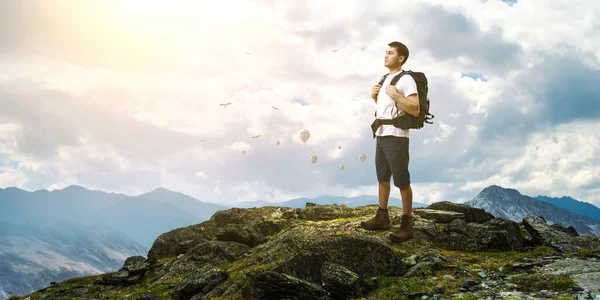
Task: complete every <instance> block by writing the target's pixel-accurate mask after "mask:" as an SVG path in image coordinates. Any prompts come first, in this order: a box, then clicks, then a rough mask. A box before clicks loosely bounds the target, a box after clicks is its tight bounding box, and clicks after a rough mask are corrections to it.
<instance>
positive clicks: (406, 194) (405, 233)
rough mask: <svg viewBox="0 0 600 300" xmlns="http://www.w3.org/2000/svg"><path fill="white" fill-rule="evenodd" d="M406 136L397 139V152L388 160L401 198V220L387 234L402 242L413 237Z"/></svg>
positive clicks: (395, 240) (394, 240)
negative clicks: (391, 231) (395, 229)
mask: <svg viewBox="0 0 600 300" xmlns="http://www.w3.org/2000/svg"><path fill="white" fill-rule="evenodd" d="M408 141H409V140H408V138H400V139H398V140H397V148H396V149H398V152H397V153H394V155H393V156H391V157H392V158H390V159H389V160H390V161H391V162H392V174H393V175H392V176H394V185H395V186H396V187H398V188H399V189H400V197H401V198H402V221H401V224H400V231H399V232H394V233H391V234H390V235H389V238H390V240H391V241H392V242H404V241H406V240H408V239H410V238H412V237H413V231H414V216H413V214H412V200H413V199H412V198H413V197H412V187H411V186H410V173H409V171H408V161H409V154H408Z"/></svg>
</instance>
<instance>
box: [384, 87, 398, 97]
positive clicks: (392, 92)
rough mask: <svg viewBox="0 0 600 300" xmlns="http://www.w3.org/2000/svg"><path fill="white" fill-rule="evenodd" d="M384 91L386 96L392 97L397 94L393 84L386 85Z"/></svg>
mask: <svg viewBox="0 0 600 300" xmlns="http://www.w3.org/2000/svg"><path fill="white" fill-rule="evenodd" d="M385 93H386V94H388V96H390V97H392V98H393V97H394V95H399V93H398V91H396V86H395V85H388V86H387V87H386V88H385Z"/></svg>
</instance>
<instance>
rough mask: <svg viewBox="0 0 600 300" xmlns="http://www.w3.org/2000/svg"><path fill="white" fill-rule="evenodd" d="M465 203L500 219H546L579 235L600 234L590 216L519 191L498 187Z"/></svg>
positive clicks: (598, 225)
mask: <svg viewBox="0 0 600 300" xmlns="http://www.w3.org/2000/svg"><path fill="white" fill-rule="evenodd" d="M465 204H466V205H468V206H471V207H477V208H482V209H484V210H486V211H488V212H490V213H492V214H493V215H494V216H495V217H497V218H504V219H507V220H512V221H516V222H520V221H522V220H523V218H524V217H526V216H543V217H544V218H545V219H546V220H548V221H550V222H552V223H558V224H561V225H563V226H573V227H575V229H577V232H580V233H585V234H594V235H600V222H598V221H595V220H593V219H590V218H589V217H588V216H585V215H583V214H576V213H573V212H572V211H569V210H567V209H565V208H561V207H560V206H557V205H555V203H547V202H544V201H542V200H540V199H535V198H532V197H529V196H527V195H523V194H521V193H520V192H519V191H517V190H515V189H511V188H503V187H500V186H498V185H491V186H488V187H486V188H485V189H483V190H482V191H481V192H480V193H479V194H478V195H477V196H476V197H475V198H473V199H472V200H471V201H467V202H465ZM588 210H589V209H588Z"/></svg>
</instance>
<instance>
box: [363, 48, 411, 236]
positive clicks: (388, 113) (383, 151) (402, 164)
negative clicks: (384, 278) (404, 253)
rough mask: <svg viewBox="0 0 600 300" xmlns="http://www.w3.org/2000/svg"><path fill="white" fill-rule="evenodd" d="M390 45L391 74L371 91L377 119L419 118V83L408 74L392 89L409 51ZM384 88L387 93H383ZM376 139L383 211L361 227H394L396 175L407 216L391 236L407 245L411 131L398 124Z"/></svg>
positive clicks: (387, 58) (386, 63)
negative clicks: (390, 201)
mask: <svg viewBox="0 0 600 300" xmlns="http://www.w3.org/2000/svg"><path fill="white" fill-rule="evenodd" d="M388 46H389V47H388V49H387V51H386V54H385V59H384V66H385V67H386V68H388V69H389V74H388V76H387V77H386V79H385V81H384V82H383V84H382V85H379V84H376V85H375V86H373V89H372V92H371V98H372V99H373V101H375V104H376V105H377V118H379V119H392V118H394V117H396V116H400V115H402V114H406V113H408V114H411V115H414V116H418V115H419V110H420V107H419V96H418V93H417V84H416V82H415V80H414V79H413V78H412V77H411V76H410V75H408V74H407V75H403V76H402V77H400V80H398V82H397V83H396V86H390V82H391V81H392V78H394V77H395V76H396V75H398V74H399V73H400V72H402V71H403V70H402V66H403V65H404V64H405V63H406V60H407V59H408V54H409V53H408V48H407V47H406V46H405V45H404V44H402V43H400V42H392V43H389V44H388ZM381 89H383V91H385V92H384V93H379V91H380V90H381ZM397 108H398V109H397ZM375 136H376V137H377V143H376V147H375V168H376V170H377V180H378V182H379V208H378V210H377V214H376V215H375V217H373V218H372V219H370V220H368V221H365V222H361V227H362V228H365V229H368V230H374V229H389V228H391V223H390V217H389V214H388V199H389V196H390V177H391V176H392V175H393V177H394V185H395V186H396V187H398V188H399V189H400V197H401V198H402V211H403V214H402V222H401V225H400V231H399V232H396V233H391V234H390V235H389V237H390V240H392V241H393V242H404V241H406V240H408V239H410V238H412V237H413V223H414V216H413V214H412V189H411V186H410V173H409V172H408V161H409V154H408V138H409V130H408V129H400V128H397V127H395V126H394V125H381V126H380V127H379V128H377V130H376V132H375Z"/></svg>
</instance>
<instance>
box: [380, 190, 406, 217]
mask: <svg viewBox="0 0 600 300" xmlns="http://www.w3.org/2000/svg"><path fill="white" fill-rule="evenodd" d="M400 197H401V198H402V214H403V215H410V214H412V188H411V187H410V183H409V184H407V185H406V186H404V187H401V188H400ZM380 203H381V200H380Z"/></svg>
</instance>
